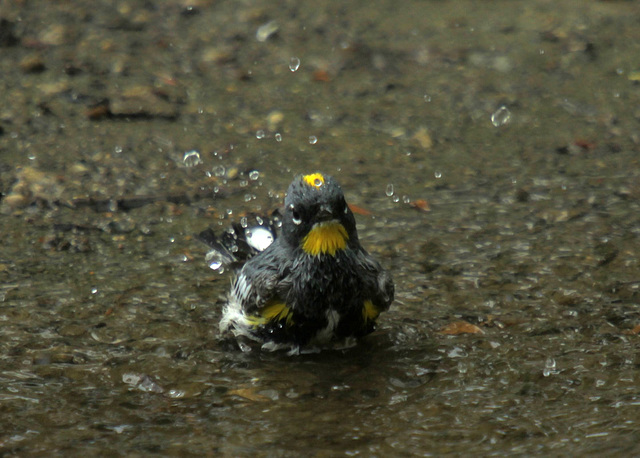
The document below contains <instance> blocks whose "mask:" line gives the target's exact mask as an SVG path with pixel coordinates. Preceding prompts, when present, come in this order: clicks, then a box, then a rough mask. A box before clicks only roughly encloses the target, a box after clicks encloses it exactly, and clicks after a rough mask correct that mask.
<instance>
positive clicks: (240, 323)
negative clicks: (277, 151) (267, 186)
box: [200, 173, 394, 353]
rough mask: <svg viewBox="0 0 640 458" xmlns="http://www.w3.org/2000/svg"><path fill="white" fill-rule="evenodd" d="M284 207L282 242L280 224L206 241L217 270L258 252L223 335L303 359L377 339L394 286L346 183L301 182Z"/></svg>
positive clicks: (230, 305)
mask: <svg viewBox="0 0 640 458" xmlns="http://www.w3.org/2000/svg"><path fill="white" fill-rule="evenodd" d="M284 203H285V208H284V215H283V216H282V220H281V230H280V234H279V236H278V237H275V232H274V229H275V228H274V225H273V224H272V222H269V221H265V220H262V219H260V218H258V220H259V221H258V222H259V225H258V226H256V227H246V228H244V227H243V226H241V225H238V224H235V225H234V228H233V229H232V230H231V231H230V232H227V233H226V234H225V235H223V237H222V238H217V237H215V235H214V234H213V232H211V231H210V230H208V231H204V232H202V233H201V234H200V239H201V240H203V241H204V242H206V243H208V244H209V245H210V246H211V248H212V249H213V250H212V252H210V253H209V255H208V256H209V257H211V256H213V258H214V260H215V263H217V265H219V264H220V263H230V264H233V263H234V262H238V261H240V260H241V254H242V253H243V252H245V253H246V252H247V249H248V250H249V251H253V252H254V253H255V252H257V254H255V255H254V256H252V257H250V258H249V259H248V260H247V261H246V262H245V263H244V265H243V266H242V268H241V269H240V270H239V272H238V273H237V275H236V277H235V280H234V281H233V286H232V288H231V291H230V292H229V294H228V296H227V302H226V304H225V306H224V309H223V311H222V319H221V321H220V330H221V332H222V334H223V335H225V334H226V335H229V334H231V335H234V336H236V337H238V338H239V339H240V342H242V340H243V338H248V339H250V340H252V341H256V342H259V343H261V344H262V348H263V349H265V350H278V349H289V350H290V351H291V352H292V353H297V352H299V351H301V350H303V351H304V350H308V349H313V348H317V347H322V346H326V345H330V344H337V345H343V346H347V345H349V344H351V342H353V341H354V340H355V339H356V338H358V337H362V336H365V335H367V334H369V333H371V332H372V331H373V330H374V328H375V324H376V319H377V318H378V315H379V314H380V312H382V311H384V310H387V309H388V308H389V305H390V304H391V302H392V301H393V294H394V286H393V281H392V279H391V275H390V274H389V273H388V272H386V271H385V270H384V269H383V268H382V267H381V266H380V264H379V263H378V262H377V261H376V260H374V259H373V258H372V257H371V255H369V253H367V252H366V251H365V249H364V248H362V246H361V245H360V242H359V241H358V233H357V231H356V221H355V218H354V216H353V213H352V212H351V210H350V209H349V207H348V206H347V203H346V201H345V198H344V195H343V193H342V189H341V188H340V186H339V185H338V183H336V182H335V181H334V179H333V178H332V177H330V176H327V175H323V174H321V173H313V174H310V175H304V176H302V175H301V176H298V177H296V178H295V179H294V181H293V183H291V185H290V186H289V189H288V190H287V196H286V198H285V202H284ZM261 233H263V234H264V235H266V238H263V239H260V238H259V236H260V234H261ZM225 237H226V240H225ZM274 238H275V241H273V243H270V242H271V240H274ZM261 240H262V241H261ZM263 240H266V242H264V241H263ZM239 245H242V246H239ZM265 245H268V246H266V248H265ZM242 247H244V248H245V249H239V248H242ZM238 253H240V254H238ZM241 348H244V349H249V348H250V347H248V346H246V345H244V344H242V343H241Z"/></svg>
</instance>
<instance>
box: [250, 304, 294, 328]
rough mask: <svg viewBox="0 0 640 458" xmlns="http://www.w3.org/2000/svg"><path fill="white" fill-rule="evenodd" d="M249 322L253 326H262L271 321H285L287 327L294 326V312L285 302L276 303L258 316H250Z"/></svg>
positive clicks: (262, 310)
mask: <svg viewBox="0 0 640 458" xmlns="http://www.w3.org/2000/svg"><path fill="white" fill-rule="evenodd" d="M247 321H248V322H249V324H250V325H252V326H260V325H263V324H267V323H268V322H270V321H284V322H286V324H287V326H291V325H292V324H293V312H292V311H291V309H290V308H289V307H288V306H287V304H285V303H283V302H274V303H270V304H268V305H266V306H265V307H263V308H262V309H260V311H259V312H258V315H250V316H248V317H247Z"/></svg>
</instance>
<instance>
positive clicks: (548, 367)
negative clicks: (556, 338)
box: [542, 358, 556, 377]
mask: <svg viewBox="0 0 640 458" xmlns="http://www.w3.org/2000/svg"><path fill="white" fill-rule="evenodd" d="M555 373H556V360H555V359H553V358H547V359H546V361H545V362H544V369H543V370H542V375H543V376H545V377H549V376H550V375H552V374H555Z"/></svg>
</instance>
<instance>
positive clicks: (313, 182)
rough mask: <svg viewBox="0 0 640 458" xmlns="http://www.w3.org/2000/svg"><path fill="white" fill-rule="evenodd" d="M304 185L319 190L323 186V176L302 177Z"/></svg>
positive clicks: (315, 174) (318, 174) (316, 174)
mask: <svg viewBox="0 0 640 458" xmlns="http://www.w3.org/2000/svg"><path fill="white" fill-rule="evenodd" d="M302 179H303V180H304V182H305V183H307V184H308V185H309V186H312V187H314V188H319V187H320V186H322V185H323V184H324V176H322V174H321V173H312V174H310V175H305V176H303V177H302Z"/></svg>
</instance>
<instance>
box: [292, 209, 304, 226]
mask: <svg viewBox="0 0 640 458" xmlns="http://www.w3.org/2000/svg"><path fill="white" fill-rule="evenodd" d="M289 210H291V221H293V224H295V225H296V226H297V225H299V224H301V223H302V217H301V216H300V213H299V212H298V211H297V210H296V208H295V207H294V206H293V205H289Z"/></svg>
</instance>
